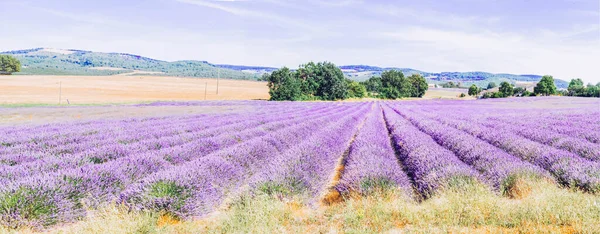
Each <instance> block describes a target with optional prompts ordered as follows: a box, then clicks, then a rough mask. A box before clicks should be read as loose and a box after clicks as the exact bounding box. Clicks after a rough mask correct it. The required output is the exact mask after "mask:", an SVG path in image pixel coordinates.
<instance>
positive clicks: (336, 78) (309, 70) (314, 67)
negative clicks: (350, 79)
mask: <svg viewBox="0 0 600 234" xmlns="http://www.w3.org/2000/svg"><path fill="white" fill-rule="evenodd" d="M296 77H297V78H298V79H299V80H300V82H301V90H302V93H303V94H305V95H311V96H317V97H320V98H321V99H323V100H339V99H346V98H347V97H348V87H347V83H346V78H344V73H343V72H342V70H340V69H339V68H338V67H337V66H336V65H335V64H333V63H330V62H320V63H316V64H315V63H314V62H310V63H307V64H305V65H301V66H300V68H299V69H298V70H297V71H296Z"/></svg>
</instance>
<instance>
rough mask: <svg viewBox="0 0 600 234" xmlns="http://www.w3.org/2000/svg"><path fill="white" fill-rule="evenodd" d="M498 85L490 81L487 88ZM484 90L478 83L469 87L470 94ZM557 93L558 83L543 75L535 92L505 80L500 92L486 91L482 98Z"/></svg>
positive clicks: (476, 94) (478, 93) (473, 94)
mask: <svg viewBox="0 0 600 234" xmlns="http://www.w3.org/2000/svg"><path fill="white" fill-rule="evenodd" d="M495 87H497V86H496V84H495V83H493V82H490V83H489V84H488V86H487V90H489V89H493V88H495ZM482 91H483V90H482V89H481V88H479V87H477V86H476V85H471V87H469V95H471V96H479V95H480V93H481V92H482ZM554 94H557V90H556V85H555V84H554V78H553V77H552V76H543V77H542V79H541V80H540V81H539V82H538V83H537V85H536V86H535V87H534V88H533V93H532V92H529V91H528V90H527V89H525V88H522V87H514V86H513V85H512V84H511V83H509V82H506V81H503V82H502V83H500V87H499V88H498V92H486V93H484V94H483V95H481V98H505V97H511V96H516V97H527V96H537V95H542V96H549V95H554Z"/></svg>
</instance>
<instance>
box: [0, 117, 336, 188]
mask: <svg viewBox="0 0 600 234" xmlns="http://www.w3.org/2000/svg"><path fill="white" fill-rule="evenodd" d="M335 111H336V109H316V110H314V112H313V113H311V114H308V113H301V114H304V115H299V114H298V113H292V114H288V115H281V116H272V117H270V118H265V119H262V120H257V121H248V122H247V123H246V124H242V125H239V126H237V125H236V128H231V127H230V126H229V125H227V126H223V127H220V128H219V127H217V128H213V129H209V130H205V131H202V132H200V133H198V134H195V135H196V136H195V137H192V138H189V139H186V142H187V143H182V144H175V143H174V142H166V141H164V139H163V142H160V140H157V141H156V142H157V144H158V145H164V146H163V147H161V148H160V149H156V150H154V153H155V154H156V155H161V156H163V157H164V158H165V159H166V160H168V161H170V162H172V163H178V162H181V161H185V160H188V159H189V158H192V157H194V156H195V155H202V154H206V153H209V152H211V151H214V150H216V149H218V148H219V147H222V146H228V145H232V144H236V143H239V142H240V141H242V140H247V139H251V138H253V137H258V136H261V135H264V134H267V131H265V130H267V129H277V128H279V127H283V126H286V124H288V125H289V124H294V123H297V122H300V121H302V118H305V117H315V118H316V117H320V116H323V115H327V114H329V113H331V112H335ZM307 114H308V115H307ZM259 126H262V127H259ZM179 143H181V142H179ZM150 151H152V150H149V149H147V148H146V149H145V150H142V149H140V148H137V150H134V149H133V148H125V146H123V145H121V144H110V145H104V146H102V147H100V148H96V149H94V150H92V151H91V152H95V153H90V151H86V154H80V155H77V156H72V157H65V158H50V159H46V160H38V161H34V162H31V163H27V164H24V165H19V166H10V167H9V166H5V167H0V178H7V179H8V180H10V178H21V177H24V176H30V175H33V174H39V173H48V172H52V171H60V170H64V169H69V168H74V167H81V166H84V165H86V164H91V163H92V162H94V161H93V160H90V159H95V160H96V161H97V162H98V163H105V162H107V161H110V160H115V159H117V158H121V157H126V156H128V155H136V154H142V153H146V152H150ZM5 180H6V179H4V180H0V181H5Z"/></svg>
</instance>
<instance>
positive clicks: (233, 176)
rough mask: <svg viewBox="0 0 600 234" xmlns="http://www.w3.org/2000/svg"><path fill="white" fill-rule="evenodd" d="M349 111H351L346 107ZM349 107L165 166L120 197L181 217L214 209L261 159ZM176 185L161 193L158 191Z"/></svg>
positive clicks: (316, 130)
mask: <svg viewBox="0 0 600 234" xmlns="http://www.w3.org/2000/svg"><path fill="white" fill-rule="evenodd" d="M349 111H351V112H349ZM356 111H357V110H356V108H355V107H354V108H352V107H351V108H349V109H347V110H345V111H342V112H340V113H338V114H334V115H331V116H328V117H327V118H322V119H313V120H309V121H305V122H303V123H301V124H299V125H297V126H294V127H293V129H290V130H288V131H280V132H278V133H277V134H270V135H267V136H265V137H262V138H259V139H254V140H252V141H248V142H246V143H244V144H241V145H238V146H236V147H233V148H230V149H226V150H220V151H217V152H214V153H213V154H211V155H208V156H206V157H203V158H200V159H197V160H194V161H190V162H188V163H185V164H182V165H179V166H177V167H173V168H171V169H169V170H164V171H161V172H159V173H156V174H154V175H151V176H149V177H148V178H146V179H144V180H141V181H140V182H138V183H136V184H135V185H133V186H131V187H130V188H129V189H127V190H126V191H124V192H123V193H122V194H121V196H120V199H119V201H121V202H124V203H126V204H128V205H129V206H130V207H132V208H133V209H145V210H159V211H161V210H162V211H166V212H169V213H171V214H174V215H177V216H180V217H189V216H198V215H203V214H206V213H208V212H210V211H212V210H214V209H215V208H216V207H217V206H218V205H219V204H220V203H221V202H222V201H223V200H224V198H225V197H226V195H227V194H229V193H230V192H232V191H235V190H237V189H238V187H240V186H241V185H242V184H244V182H245V181H246V180H247V178H249V177H250V176H252V175H254V174H255V173H258V172H259V170H258V169H259V168H260V167H261V166H262V165H266V164H269V165H272V164H273V162H272V158H273V157H274V156H275V155H277V154H280V153H281V152H283V151H285V150H286V149H288V148H290V147H292V146H293V145H296V144H298V143H299V142H302V141H304V140H305V139H306V138H309V137H310V136H313V135H314V136H317V135H319V134H320V132H321V130H320V129H322V128H323V127H327V126H328V125H330V124H333V123H335V122H340V121H341V122H343V121H346V120H344V118H345V119H348V118H351V117H344V116H348V115H349V116H355V115H357V114H356ZM163 190H169V191H177V192H173V193H160V192H159V191H163Z"/></svg>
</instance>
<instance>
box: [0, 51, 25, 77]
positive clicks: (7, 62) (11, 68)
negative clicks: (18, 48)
mask: <svg viewBox="0 0 600 234" xmlns="http://www.w3.org/2000/svg"><path fill="white" fill-rule="evenodd" d="M20 71H21V62H20V61H19V60H18V59H16V58H15V57H13V56H10V55H2V54H0V75H2V74H8V75H10V74H12V73H14V72H20Z"/></svg>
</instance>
